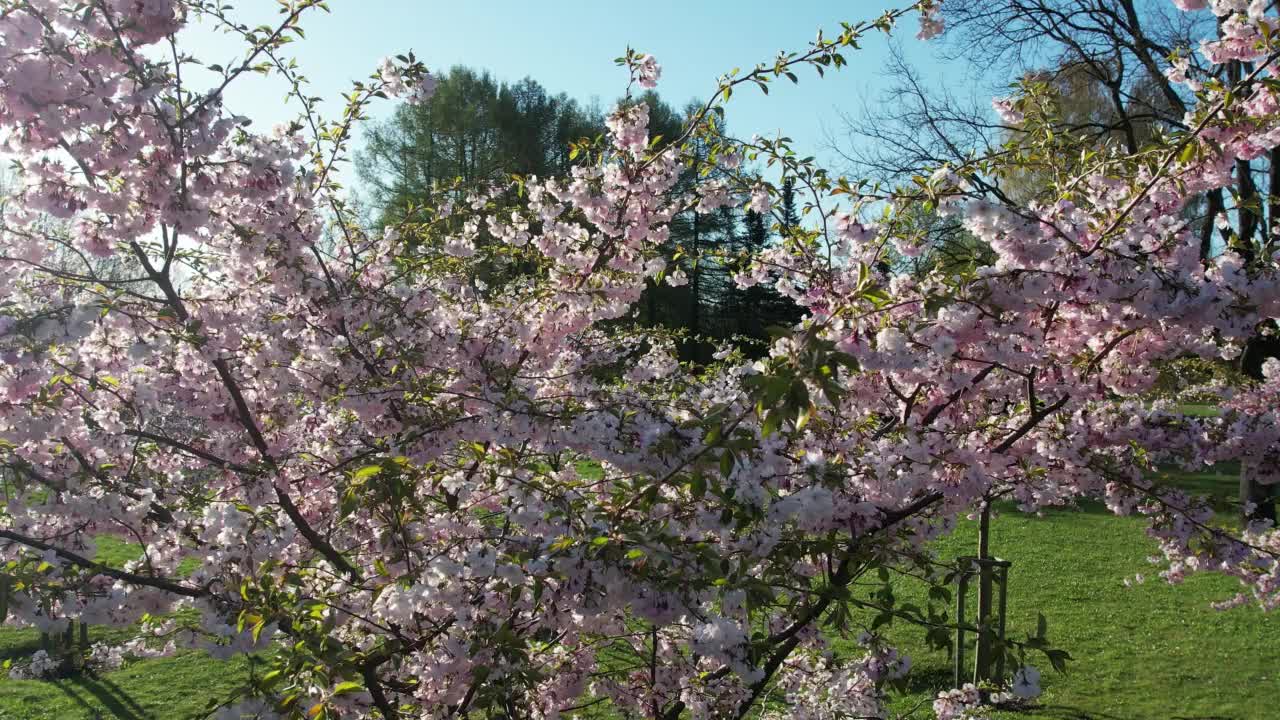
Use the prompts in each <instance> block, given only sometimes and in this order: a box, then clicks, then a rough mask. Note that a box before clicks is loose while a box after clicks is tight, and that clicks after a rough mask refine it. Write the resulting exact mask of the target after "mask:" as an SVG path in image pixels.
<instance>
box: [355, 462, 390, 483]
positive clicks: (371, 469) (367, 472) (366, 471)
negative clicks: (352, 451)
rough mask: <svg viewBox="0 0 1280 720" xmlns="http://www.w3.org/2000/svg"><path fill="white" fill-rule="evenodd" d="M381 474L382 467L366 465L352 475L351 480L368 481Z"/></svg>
mask: <svg viewBox="0 0 1280 720" xmlns="http://www.w3.org/2000/svg"><path fill="white" fill-rule="evenodd" d="M381 472H382V466H381V465H365V466H364V467H362V468H360V469H359V470H356V471H355V472H353V473H351V479H352V480H356V481H360V480H368V479H369V478H371V477H373V476H374V475H377V474H378V473H381Z"/></svg>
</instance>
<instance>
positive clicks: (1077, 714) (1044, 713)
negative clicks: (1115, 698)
mask: <svg viewBox="0 0 1280 720" xmlns="http://www.w3.org/2000/svg"><path fill="white" fill-rule="evenodd" d="M1034 710H1035V717H1038V718H1039V717H1043V718H1053V720H1138V719H1137V718H1130V717H1124V716H1121V715H1112V714H1111V713H1103V712H1098V711H1096V710H1082V709H1080V708H1078V707H1074V706H1071V705H1037V706H1036V707H1035V708H1034ZM1205 720H1209V719H1208V718H1205Z"/></svg>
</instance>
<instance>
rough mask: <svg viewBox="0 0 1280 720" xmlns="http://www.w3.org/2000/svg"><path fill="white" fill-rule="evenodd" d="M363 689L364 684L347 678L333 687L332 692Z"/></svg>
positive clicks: (338, 692)
mask: <svg viewBox="0 0 1280 720" xmlns="http://www.w3.org/2000/svg"><path fill="white" fill-rule="evenodd" d="M363 689H364V685H361V684H360V683H358V682H355V681H354V680H348V681H346V682H342V683H338V684H337V685H336V686H335V687H334V688H333V694H334V695H343V694H345V693H349V692H355V691H357V690H363Z"/></svg>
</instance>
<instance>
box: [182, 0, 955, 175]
mask: <svg viewBox="0 0 1280 720" xmlns="http://www.w3.org/2000/svg"><path fill="white" fill-rule="evenodd" d="M233 4H234V5H236V7H237V8H238V9H237V11H236V13H237V17H239V18H241V20H242V21H243V22H246V23H248V24H250V25H256V24H266V23H274V22H275V21H276V19H277V17H278V16H277V15H276V12H275V3H274V2H270V1H269V0H239V2H233ZM902 4H905V0H903V2H902ZM329 5H330V8H331V10H332V13H330V14H325V13H323V12H321V11H313V12H312V13H311V14H310V15H309V16H308V17H306V18H305V19H304V23H303V28H304V30H305V31H306V34H307V37H306V39H305V40H304V41H302V42H299V43H296V44H295V45H293V46H292V48H293V55H294V56H295V57H296V58H297V59H298V62H299V64H300V66H301V68H302V70H303V72H304V74H305V75H306V76H307V77H308V78H310V80H311V84H312V88H311V92H310V94H312V95H319V96H323V97H326V98H336V97H337V96H338V95H339V93H341V92H342V91H343V90H345V89H346V88H348V87H349V85H350V82H351V81H352V80H356V79H362V78H364V77H366V76H367V75H368V74H369V73H370V72H372V71H373V69H374V68H375V67H376V65H377V63H378V62H379V61H380V60H381V58H383V57H385V56H387V55H394V54H397V53H401V52H404V51H407V50H413V51H414V53H415V54H416V55H417V56H418V57H419V58H420V59H422V60H423V61H424V62H425V63H426V64H427V65H428V67H431V68H433V69H435V68H441V69H447V68H448V67H450V66H453V65H468V66H472V67H476V68H484V69H487V70H489V71H490V72H492V73H493V75H494V76H495V77H496V78H498V79H499V80H508V81H514V80H518V79H520V78H522V77H525V76H526V75H527V76H530V77H533V78H534V79H536V80H538V81H539V82H541V83H542V85H543V86H544V87H546V88H547V89H548V90H549V91H551V92H553V93H557V92H565V93H567V94H569V95H570V96H572V97H575V98H577V99H579V100H580V101H585V102H589V101H591V100H592V99H593V98H594V99H598V100H599V101H600V103H601V105H602V106H605V107H607V106H608V105H609V104H611V103H612V101H614V100H615V99H617V98H618V96H619V95H620V94H621V93H622V92H623V90H624V88H625V86H626V82H627V77H626V72H625V70H623V69H622V68H619V67H617V66H615V65H614V63H613V59H614V58H616V57H618V56H620V55H622V54H623V52H624V50H625V48H626V47H627V46H628V45H630V46H631V47H634V48H636V49H638V50H642V51H644V52H648V53H651V54H653V55H654V56H656V57H657V58H658V60H659V62H661V64H662V66H663V75H662V82H661V83H660V84H659V87H658V90H659V92H660V93H661V94H662V95H663V97H664V98H666V99H667V100H668V101H669V102H670V103H672V104H673V105H675V106H676V107H680V106H683V105H684V104H685V103H686V102H687V101H688V100H690V99H694V98H698V99H704V98H706V96H707V95H708V94H709V93H710V92H711V91H712V90H713V89H714V87H715V81H716V78H717V76H719V75H720V74H721V73H724V72H726V71H727V70H730V69H732V68H733V67H742V68H744V69H746V68H750V67H752V66H754V65H755V64H756V63H758V62H761V61H767V60H771V59H772V58H773V57H774V56H775V55H776V54H777V52H778V51H779V50H781V49H784V48H785V49H788V50H797V49H800V50H802V49H804V48H805V47H806V45H807V43H808V42H809V41H811V40H812V39H813V38H814V36H815V34H816V31H817V30H818V28H826V29H827V30H828V31H835V30H838V28H839V23H840V21H842V20H844V21H850V22H852V21H857V20H863V19H870V18H873V17H875V16H877V15H879V14H880V13H881V12H883V11H884V10H885V9H887V8H889V7H893V6H895V4H894V3H890V2H888V1H887V0H847V1H845V2H832V1H831V0H826V1H825V2H824V1H821V0H807V1H799V0H794V1H792V2H789V3H786V4H779V3H777V2H765V1H764V0H732V1H731V2H729V1H717V2H709V1H705V0H702V1H700V0H684V1H683V2H678V1H675V0H650V1H649V2H645V3H602V2H587V1H586V0H544V1H543V2H528V1H525V2H517V1H514V0H485V1H483V2H476V1H471V2H468V1H466V0H463V1H461V2H459V1H457V0H455V1H453V2H439V1H437V0H416V1H414V0H330V3H329ZM915 32H916V20H915V18H914V17H909V18H906V19H905V20H904V21H903V22H902V23H901V24H900V25H899V27H898V29H897V31H896V33H895V34H896V37H897V38H898V39H899V41H900V42H901V43H902V45H903V47H904V48H905V50H906V52H907V55H908V57H909V58H911V59H912V61H913V62H914V63H915V64H917V65H920V66H921V67H923V68H925V69H926V71H927V75H930V76H934V77H939V76H940V72H941V70H940V69H939V68H940V67H941V66H940V65H939V64H938V63H937V61H936V60H935V59H934V57H933V48H932V47H930V46H928V45H927V44H926V43H922V42H920V41H917V40H916V39H915V37H914V36H915ZM887 42H888V41H887V39H886V38H885V36H884V35H882V34H879V33H876V34H874V35H870V36H868V38H867V40H866V43H865V47H864V49H862V50H861V51H857V52H853V53H850V54H849V55H848V59H849V60H850V65H849V67H846V68H845V69H844V70H842V71H841V72H839V73H835V74H832V73H828V76H827V78H826V79H825V80H823V79H819V78H818V77H817V76H816V74H814V73H812V72H810V71H805V72H802V73H800V80H801V82H800V84H799V85H798V86H794V87H793V86H791V85H790V83H787V82H785V81H783V83H782V84H775V86H774V87H773V89H772V90H771V94H770V95H769V96H767V97H766V96H764V95H763V94H761V93H760V92H759V91H757V90H752V89H745V91H744V92H740V93H737V94H735V96H734V98H733V100H732V102H731V104H730V106H729V108H728V120H729V125H730V129H731V130H732V131H733V132H734V133H735V134H737V135H739V136H750V135H751V134H753V133H759V134H761V135H772V134H774V133H776V132H778V130H779V129H781V130H783V131H784V132H785V134H786V135H788V136H789V137H791V138H793V139H794V140H795V141H796V148H797V150H798V151H800V152H802V153H804V154H815V155H817V156H818V157H819V158H820V159H824V160H825V159H829V158H830V156H829V155H828V154H826V153H825V152H824V151H823V146H824V144H825V141H824V132H823V129H824V127H838V124H839V118H838V110H839V109H841V108H843V109H845V110H849V111H852V110H856V109H857V108H859V107H860V106H861V103H862V101H863V98H868V97H872V98H873V97H874V96H875V95H876V93H877V92H878V88H880V87H881V86H882V82H883V81H882V79H881V77H880V68H881V67H882V65H883V60H884V57H885V53H886V51H887V47H888V45H887ZM183 43H184V46H185V47H186V48H187V50H188V51H189V52H192V53H193V54H195V55H196V56H197V57H200V58H202V59H205V60H206V62H221V63H223V64H226V63H227V62H228V61H230V60H231V59H232V58H233V57H234V55H233V54H232V53H233V52H234V50H235V48H236V47H237V46H236V45H235V43H234V42H233V41H231V40H230V39H228V38H226V37H223V36H220V35H219V34H218V33H215V32H213V31H212V29H211V28H210V27H209V26H207V25H206V26H199V25H196V26H194V27H192V28H191V29H190V30H188V31H187V32H186V35H185V37H184V38H183ZM283 94H284V86H283V85H281V84H279V82H278V81H277V82H273V81H268V80H262V79H257V78H253V79H249V80H248V81H245V80H241V81H238V83H237V86H235V87H234V88H233V90H232V91H231V92H229V93H228V98H227V100H228V102H227V106H228V107H229V108H230V109H231V110H233V111H234V112H236V113H238V114H241V115H246V116H248V117H250V118H251V119H253V120H254V124H255V126H257V127H259V128H260V129H262V130H265V129H267V128H269V127H270V126H271V125H273V124H275V123H277V122H283V121H285V120H288V119H290V118H292V117H294V116H295V115H296V111H295V110H293V109H290V108H288V107H286V106H284V105H283V103H282V97H283ZM328 108H329V109H330V111H331V112H332V111H334V110H336V108H337V105H336V103H329V104H328ZM390 108H391V104H390V103H389V102H384V103H381V105H380V107H378V108H376V109H375V110H374V115H375V116H385V115H386V114H387V113H388V112H389V110H390Z"/></svg>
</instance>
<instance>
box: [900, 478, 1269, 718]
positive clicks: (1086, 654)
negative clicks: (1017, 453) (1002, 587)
mask: <svg viewBox="0 0 1280 720" xmlns="http://www.w3.org/2000/svg"><path fill="white" fill-rule="evenodd" d="M1177 479H1178V481H1179V484H1181V485H1184V486H1186V487H1188V489H1191V490H1195V491H1199V492H1213V493H1214V494H1216V495H1217V496H1218V497H1220V498H1221V497H1229V496H1230V495H1231V494H1232V493H1234V492H1235V489H1236V476H1235V475H1234V474H1226V475H1210V474H1186V475H1182V476H1180V477H1178V478H1177ZM1222 504H1223V505H1224V506H1225V503H1222ZM1224 509H1225V507H1224ZM976 544H977V532H976V526H975V525H974V524H972V523H970V524H966V525H965V526H963V527H961V528H960V529H959V530H958V531H957V533H956V534H955V535H953V536H952V537H949V538H946V539H945V540H943V541H942V542H941V543H940V548H939V550H940V553H941V554H942V555H943V556H944V557H955V556H957V555H971V554H973V553H974V552H975V550H976ZM992 551H993V553H994V554H996V555H997V556H999V557H1003V558H1005V559H1008V560H1011V561H1012V562H1013V567H1012V569H1011V571H1010V577H1009V636H1010V637H1012V638H1014V639H1024V638H1025V637H1026V636H1027V634H1028V633H1034V632H1035V628H1036V615H1037V612H1042V613H1043V614H1044V615H1045V616H1046V618H1047V619H1048V622H1049V638H1050V639H1051V640H1052V641H1053V643H1054V645H1055V646H1057V647H1062V648H1064V649H1066V650H1068V651H1069V652H1070V653H1071V654H1072V656H1073V658H1075V659H1074V661H1073V662H1070V663H1069V664H1068V670H1067V673H1066V674H1065V675H1062V674H1058V673H1055V672H1053V671H1052V670H1051V669H1050V668H1049V665H1048V663H1047V662H1044V661H1043V660H1044V658H1043V657H1041V658H1040V660H1042V661H1041V662H1038V663H1036V662H1035V661H1034V660H1033V661H1032V662H1033V663H1034V664H1037V665H1038V667H1040V669H1041V671H1042V673H1043V678H1042V685H1043V687H1044V690H1045V692H1044V694H1043V695H1042V696H1041V697H1040V698H1039V701H1038V705H1037V706H1036V707H1033V708H1029V709H1026V710H1024V711H1020V712H1016V713H1014V712H1004V713H996V714H995V717H999V718H1013V717H1022V718H1026V717H1035V718H1059V719H1062V720H1147V719H1148V718H1150V719H1153V720H1154V719H1155V718H1160V719H1162V720H1163V719H1166V718H1179V719H1182V720H1210V719H1213V720H1227V719H1230V720H1264V719H1268V720H1269V719H1271V718H1276V717H1280V710H1278V709H1277V707H1276V704H1275V700H1274V694H1275V691H1276V690H1278V689H1280V616H1272V615H1268V614H1265V613H1263V612H1261V611H1260V610H1258V609H1256V608H1254V607H1246V608H1238V609H1234V610H1229V611H1217V610H1214V609H1212V608H1211V607H1210V606H1209V603H1210V602H1212V601H1214V600H1221V599H1224V598H1227V597H1230V596H1231V595H1233V594H1234V593H1235V592H1236V591H1237V589H1238V588H1239V585H1238V584H1237V583H1236V582H1235V581H1234V580H1231V579H1228V578H1223V577H1217V576H1196V577H1192V578H1190V579H1189V580H1187V581H1186V582H1185V583H1183V584H1181V585H1168V584H1167V583H1165V582H1164V581H1163V580H1161V579H1159V578H1158V577H1155V572H1153V570H1156V568H1153V567H1152V566H1151V565H1150V564H1149V563H1148V561H1147V560H1146V558H1147V556H1149V555H1151V554H1152V553H1153V551H1154V544H1153V543H1152V541H1151V540H1150V539H1148V538H1147V537H1146V536H1145V534H1144V533H1143V524H1142V522H1141V520H1139V519H1136V518H1117V517H1115V516H1113V515H1111V514H1110V513H1108V512H1107V511H1106V510H1105V508H1103V507H1101V506H1100V505H1086V506H1083V507H1082V508H1080V509H1079V510H1054V511H1048V512H1045V513H1044V515H1043V517H1034V516H1029V515H1025V514H1022V513H1018V512H1016V511H1012V510H1010V511H1008V512H1004V513H1002V514H1000V515H998V516H997V517H996V518H994V519H993V521H992ZM1137 573H1143V574H1144V575H1146V576H1147V578H1148V579H1147V580H1146V582H1145V583H1142V584H1134V585H1133V586H1131V587H1125V586H1124V584H1123V579H1124V578H1126V577H1130V578H1132V577H1133V576H1134V575H1135V574H1137ZM899 595H900V596H901V598H902V600H900V602H901V601H905V599H906V598H908V597H913V598H917V602H923V590H922V589H921V588H920V587H912V585H911V584H910V583H906V582H904V583H901V584H900V587H899ZM971 598H972V596H971ZM971 602H972V600H971ZM970 608H972V605H970ZM971 611H972V610H971ZM888 634H889V636H890V637H891V638H892V639H893V640H895V641H896V642H898V643H899V644H900V646H901V647H902V648H903V649H904V650H905V651H906V652H908V653H910V654H911V655H912V657H913V660H914V663H915V664H914V669H913V670H912V675H913V676H914V680H913V683H914V684H913V692H912V693H911V694H910V695H908V696H906V697H902V698H899V699H898V700H897V701H896V702H895V709H896V710H898V711H900V712H903V711H906V710H908V709H910V708H912V707H915V706H917V705H919V704H920V703H922V702H924V701H926V700H928V699H929V698H931V697H932V696H933V695H934V693H936V691H937V690H939V689H943V688H944V687H947V686H949V684H950V682H951V664H950V659H949V657H948V656H947V654H946V653H945V652H931V651H930V650H928V649H927V648H926V646H925V645H924V643H923V641H922V636H921V633H920V632H919V631H917V630H915V629H913V628H910V627H907V626H902V627H893V628H892V629H891V630H890V631H889V633H888ZM969 657H970V658H972V650H971V651H970V654H969ZM926 706H927V703H926Z"/></svg>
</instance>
